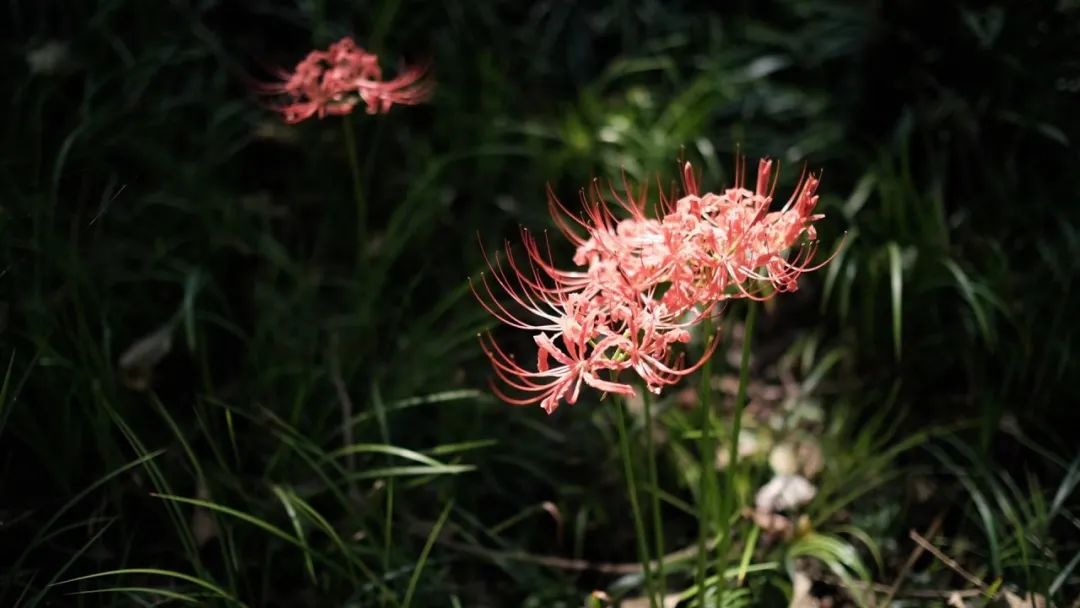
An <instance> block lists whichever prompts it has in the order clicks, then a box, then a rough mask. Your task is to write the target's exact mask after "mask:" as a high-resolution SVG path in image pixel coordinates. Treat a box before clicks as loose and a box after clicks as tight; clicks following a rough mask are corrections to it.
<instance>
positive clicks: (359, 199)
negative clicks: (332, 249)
mask: <svg viewBox="0 0 1080 608" xmlns="http://www.w3.org/2000/svg"><path fill="white" fill-rule="evenodd" d="M341 125H342V129H343V130H344V132H345V151H346V153H347V154H348V157H349V171H350V172H351V173H352V186H353V200H354V201H355V202H356V266H357V268H358V269H359V268H361V267H362V262H363V261H364V249H365V248H366V246H367V202H366V200H365V199H364V187H363V185H362V183H361V180H360V160H359V159H358V158H357V154H356V131H355V128H354V127H353V118H352V115H349V114H346V115H345V117H344V119H343V120H342V121H341Z"/></svg>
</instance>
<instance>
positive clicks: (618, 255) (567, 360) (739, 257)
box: [472, 159, 828, 413]
mask: <svg viewBox="0 0 1080 608" xmlns="http://www.w3.org/2000/svg"><path fill="white" fill-rule="evenodd" d="M743 174H744V167H743V162H742V161H741V159H740V161H739V162H738V164H737V166H736V175H737V178H736V182H735V185H734V187H732V188H729V189H727V190H725V191H724V192H723V193H722V194H714V193H711V192H707V193H705V194H700V193H699V189H698V184H697V179H696V178H695V176H694V173H693V168H692V167H691V166H690V164H689V163H687V164H686V165H685V166H684V168H683V188H684V191H685V194H684V195H683V196H682V197H681V198H679V199H677V200H671V199H670V198H668V197H664V196H663V195H662V194H661V200H660V205H658V206H657V209H656V213H657V217H655V218H654V217H650V216H649V214H648V212H647V211H648V210H647V206H646V204H645V201H646V200H647V196H648V192H647V189H645V188H642V189H641V191H640V192H638V193H634V192H633V191H632V190H631V189H630V188H629V187H625V188H624V190H625V194H622V195H620V194H619V193H617V192H615V191H614V189H611V191H610V197H605V196H604V193H603V192H601V189H600V186H599V182H597V181H595V180H594V181H593V183H592V184H591V186H590V187H589V189H588V190H582V192H581V204H582V208H583V213H582V214H581V215H575V214H573V213H571V212H570V211H569V210H567V209H566V207H565V206H564V205H563V204H562V203H560V202H559V200H558V199H557V198H556V197H555V196H554V195H553V194H552V193H551V191H550V189H549V191H548V195H549V196H548V205H549V209H550V211H551V213H552V217H553V218H554V221H555V224H556V226H558V228H559V230H560V231H561V232H562V234H563V235H564V236H565V237H566V238H567V239H568V240H569V241H570V243H571V244H573V245H574V246H575V248H576V252H575V255H574V259H573V261H574V263H575V264H576V265H577V266H578V267H579V269H578V270H562V269H559V268H558V267H556V266H555V264H554V263H553V262H552V259H551V251H550V247H549V246H548V245H547V242H546V239H545V242H544V245H543V247H542V246H541V244H540V242H539V241H538V240H537V239H536V238H535V237H533V236H532V235H531V234H530V233H529V232H528V231H526V230H523V231H522V241H523V244H524V250H525V255H524V256H523V257H524V259H523V260H522V259H518V258H515V256H514V255H513V254H512V252H511V250H510V247H509V245H508V246H507V247H506V257H505V260H506V262H505V267H504V265H503V264H502V263H499V262H495V263H492V261H491V260H490V259H487V258H486V257H485V259H486V261H487V262H488V266H489V269H490V273H489V274H490V277H491V278H490V279H489V278H488V275H482V276H481V279H480V281H479V283H478V284H476V283H472V288H473V293H474V294H475V295H476V297H477V298H478V299H479V300H480V302H481V304H482V305H483V306H484V307H485V308H486V309H487V310H488V312H490V313H491V314H492V315H493V316H495V317H496V318H497V319H499V320H500V321H502V322H503V323H505V324H507V325H510V326H511V327H514V328H517V329H524V330H527V331H531V332H535V335H534V337H533V341H534V343H535V344H536V346H537V362H536V369H535V371H534V370H532V369H529V368H526V367H524V366H522V365H521V364H519V363H518V362H517V361H516V360H515V359H514V358H513V357H512V356H511V355H509V354H507V353H506V352H505V351H504V350H502V349H501V348H500V347H499V346H498V345H497V344H496V343H495V342H494V340H492V339H491V338H490V337H488V338H486V339H482V340H481V342H482V344H483V347H484V352H485V354H487V356H488V358H489V359H491V362H492V365H493V366H494V368H495V374H496V376H497V378H498V379H499V381H501V383H502V385H503V387H505V388H500V387H499V386H497V385H495V386H493V390H494V391H495V393H496V394H497V395H499V396H500V397H501V398H502V399H504V400H506V401H508V402H510V403H512V404H516V405H527V404H534V403H539V404H540V405H541V406H542V407H543V408H544V410H545V411H547V412H548V413H551V412H553V411H554V410H555V409H556V408H557V407H558V404H559V403H560V402H561V401H566V402H567V403H571V404H572V403H575V402H576V401H577V399H578V396H579V394H580V390H581V386H582V385H583V384H584V385H587V386H591V387H593V388H596V389H598V390H601V391H603V392H613V393H619V394H633V393H634V389H633V388H632V387H631V386H630V385H629V384H626V383H622V382H619V381H618V375H619V373H621V372H623V371H626V372H628V373H630V372H632V373H634V374H636V375H637V376H639V377H640V378H641V379H642V381H643V382H644V384H645V386H646V387H647V388H648V390H650V391H652V392H655V393H660V392H661V390H662V389H663V387H664V386H669V385H672V384H675V383H677V382H678V381H679V380H680V379H681V378H683V377H685V376H686V375H688V374H690V373H693V372H694V371H695V370H697V369H698V368H699V367H700V366H701V365H702V364H703V363H704V362H705V361H706V360H707V359H708V358H709V357H710V356H711V355H712V354H713V352H714V350H715V348H716V345H717V341H716V339H715V338H714V339H713V341H712V342H711V343H710V344H709V346H708V348H707V349H706V352H705V353H704V354H703V356H702V357H701V358H700V359H699V360H698V361H697V362H696V363H694V364H693V365H686V364H685V361H684V357H683V355H681V354H676V352H675V351H676V348H677V345H678V344H685V343H687V342H689V341H690V330H691V329H692V328H693V327H694V326H695V325H697V324H698V323H701V322H703V321H705V320H706V319H709V318H710V316H709V315H710V311H712V310H713V308H714V306H715V305H716V304H717V303H718V302H721V301H724V300H729V299H734V298H750V299H755V300H763V299H767V298H769V297H772V295H774V294H775V293H777V292H781V291H793V290H795V289H796V288H797V287H798V283H797V280H798V277H799V276H800V275H801V274H802V273H803V272H806V271H809V270H814V269H816V268H819V267H820V266H821V265H823V264H824V263H825V262H828V260H826V261H825V262H823V263H821V264H817V265H812V261H813V258H814V255H815V254H816V251H817V241H816V232H815V230H814V227H813V222H814V221H816V220H818V219H820V218H821V217H822V216H820V215H813V214H812V212H813V209H814V207H815V206H816V204H817V201H818V198H817V196H816V190H817V186H818V178H816V177H814V176H812V175H811V176H807V175H804V176H803V177H802V178H800V180H799V184H798V186H797V187H796V189H795V193H794V194H793V195H792V197H791V199H790V200H788V202H787V204H786V205H784V207H783V208H782V209H780V210H779V211H775V212H769V207H770V205H771V204H772V201H773V192H774V190H775V187H776V178H775V176H774V174H773V162H772V161H771V160H767V159H766V160H762V161H761V162H760V163H759V165H758V171H757V180H756V183H755V187H754V190H752V191H751V190H748V189H746V188H745V187H744V186H743V179H744V178H743ZM609 200H613V201H614V202H613V203H609V202H608V201H609ZM620 210H621V211H620ZM792 250H795V252H796V253H795V254H794V255H792V254H791V253H790V252H791V251H792ZM485 255H486V254H485ZM497 292H502V293H503V294H505V296H507V297H508V298H509V300H510V302H509V303H508V304H503V303H502V301H501V298H500V296H499V294H498V293H497ZM511 307H512V308H514V309H520V312H515V311H514V310H511ZM605 377H606V378H605Z"/></svg>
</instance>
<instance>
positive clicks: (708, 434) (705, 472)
mask: <svg viewBox="0 0 1080 608" xmlns="http://www.w3.org/2000/svg"><path fill="white" fill-rule="evenodd" d="M704 328H705V331H704V333H705V342H706V343H708V340H709V338H710V336H709V334H710V331H711V330H712V329H713V327H712V324H711V323H706V324H705V325H704ZM698 407H700V408H701V439H700V441H699V449H700V451H701V479H699V480H698V481H699V484H698V486H699V487H698V553H697V578H696V583H697V589H698V592H699V593H701V594H704V593H705V563H706V558H705V554H706V550H705V547H706V543H707V541H708V537H709V520H710V517H709V515H710V512H711V510H712V507H713V501H712V499H713V494H712V487H713V484H714V483H715V479H716V477H715V475H714V473H715V472H716V444H715V443H714V441H713V436H712V357H710V358H709V359H708V360H706V361H705V364H704V365H703V366H702V368H701V403H700V404H699V406H698ZM710 482H711V483H710Z"/></svg>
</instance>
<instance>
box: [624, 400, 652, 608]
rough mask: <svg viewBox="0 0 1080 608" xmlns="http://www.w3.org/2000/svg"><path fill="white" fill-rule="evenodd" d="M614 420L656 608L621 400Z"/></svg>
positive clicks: (648, 586) (640, 550)
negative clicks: (617, 429)
mask: <svg viewBox="0 0 1080 608" xmlns="http://www.w3.org/2000/svg"><path fill="white" fill-rule="evenodd" d="M614 401H615V420H616V423H617V424H616V425H617V426H618V428H619V448H620V450H621V451H622V459H623V468H624V470H625V473H626V488H627V493H628V494H629V495H630V510H631V512H632V513H633V516H634V535H635V536H636V537H637V552H638V560H639V561H641V569H642V570H643V571H644V573H645V592H646V593H647V594H648V596H649V606H650V608H658V606H657V604H656V589H655V587H654V585H653V577H652V567H651V566H650V565H649V547H648V543H647V542H646V541H645V523H644V521H643V520H642V518H641V506H640V505H639V504H638V489H637V481H636V480H635V479H634V464H633V461H632V460H631V457H630V439H629V437H628V434H627V432H626V414H625V413H623V408H624V407H625V405H624V403H623V400H621V399H615V400H614Z"/></svg>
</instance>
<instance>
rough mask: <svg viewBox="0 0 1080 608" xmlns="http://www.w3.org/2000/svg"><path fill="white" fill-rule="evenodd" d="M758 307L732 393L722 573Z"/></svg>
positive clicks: (749, 308)
mask: <svg viewBox="0 0 1080 608" xmlns="http://www.w3.org/2000/svg"><path fill="white" fill-rule="evenodd" d="M757 309H758V307H757V306H756V305H755V304H754V303H753V302H747V303H746V323H745V325H744V326H743V347H742V358H741V360H740V361H739V390H738V393H737V394H736V395H735V411H734V413H733V414H732V419H731V434H730V435H729V437H728V444H729V445H728V464H727V475H726V476H725V477H726V479H727V488H725V489H726V492H725V493H724V494H725V496H724V501H723V503H724V508H723V510H722V512H721V515H722V518H723V519H721V521H720V526H721V529H722V530H723V532H724V537H723V539H722V541H721V542H720V544H719V551H718V553H717V555H716V571H717V572H724V571H725V569H726V568H727V558H728V552H729V550H730V549H731V520H732V517H733V515H734V512H735V508H736V504H735V500H736V496H735V491H736V484H735V479H736V476H737V473H738V470H739V432H740V431H741V430H742V414H743V408H745V407H746V387H747V385H748V384H749V382H750V347H751V344H752V343H753V338H754V322H755V321H757ZM718 583H719V586H718V588H717V601H718V602H722V601H723V597H724V590H725V589H724V588H725V586H726V581H725V580H724V577H720V579H719V581H718Z"/></svg>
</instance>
